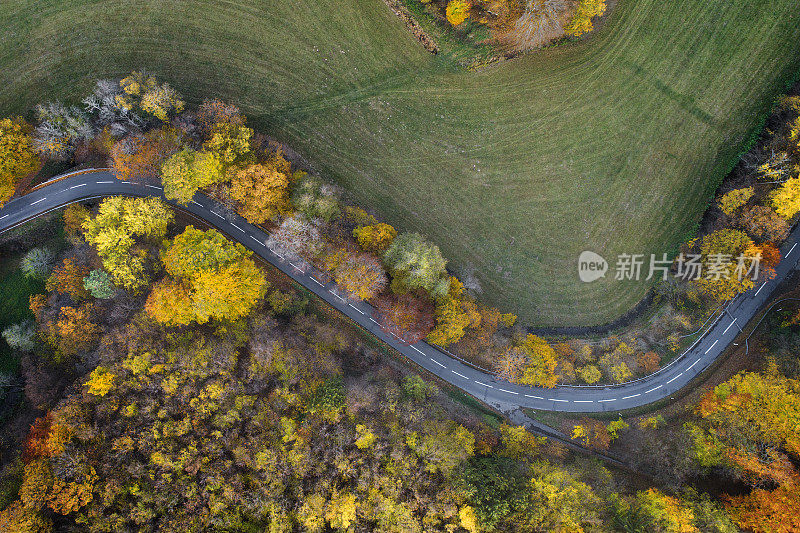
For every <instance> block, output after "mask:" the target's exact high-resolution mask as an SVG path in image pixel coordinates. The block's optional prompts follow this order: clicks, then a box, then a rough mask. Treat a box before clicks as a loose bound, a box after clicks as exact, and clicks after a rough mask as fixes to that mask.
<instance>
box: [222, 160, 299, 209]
mask: <svg viewBox="0 0 800 533" xmlns="http://www.w3.org/2000/svg"><path fill="white" fill-rule="evenodd" d="M288 187H289V177H288V176H287V175H286V174H284V173H283V172H280V171H279V170H278V169H277V168H276V167H275V166H274V165H269V164H264V163H258V164H254V165H249V166H246V167H244V168H242V169H239V170H237V171H236V172H235V173H234V174H233V178H232V180H231V191H230V194H231V198H233V199H234V200H236V201H237V202H239V206H238V209H237V211H238V212H239V214H241V215H242V216H243V217H244V218H246V219H247V220H248V221H249V222H251V223H253V224H260V223H261V222H265V221H267V220H269V219H272V218H275V217H277V216H278V215H283V214H286V213H288V212H289V211H290V210H291V203H290V202H289V188H288Z"/></svg>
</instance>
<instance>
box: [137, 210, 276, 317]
mask: <svg viewBox="0 0 800 533" xmlns="http://www.w3.org/2000/svg"><path fill="white" fill-rule="evenodd" d="M250 255H251V253H250V252H249V251H248V250H247V249H246V248H245V247H244V246H242V245H241V244H238V243H233V242H231V241H229V240H228V239H226V238H225V237H224V236H223V235H222V234H221V233H219V232H218V231H216V230H208V231H201V230H198V229H196V228H194V227H193V226H189V227H187V228H186V230H184V232H183V233H181V234H180V235H178V236H176V237H175V239H174V240H173V241H172V243H171V244H170V246H169V247H168V248H167V250H166V251H165V252H164V254H163V257H162V259H163V261H164V266H165V267H166V270H167V273H168V274H169V275H170V276H171V277H170V278H168V279H165V280H163V281H162V282H161V283H159V284H158V285H156V286H155V287H154V288H153V291H152V292H151V293H150V296H149V297H148V298H147V302H146V304H145V309H146V311H147V313H148V314H149V315H150V316H151V317H153V318H154V319H155V320H157V321H158V322H161V323H163V324H168V325H175V326H177V325H185V324H189V323H192V322H197V323H201V324H202V323H205V322H208V321H209V320H211V319H215V320H235V319H237V318H241V317H243V316H246V315H247V314H249V313H250V311H251V310H252V309H253V307H255V305H256V303H257V302H258V301H259V300H260V299H261V297H262V296H264V294H265V293H266V290H267V288H268V287H269V284H268V282H267V280H266V279H265V277H264V274H263V273H262V272H261V270H260V269H259V268H258V267H257V266H256V264H255V263H254V262H253V260H252V259H250Z"/></svg>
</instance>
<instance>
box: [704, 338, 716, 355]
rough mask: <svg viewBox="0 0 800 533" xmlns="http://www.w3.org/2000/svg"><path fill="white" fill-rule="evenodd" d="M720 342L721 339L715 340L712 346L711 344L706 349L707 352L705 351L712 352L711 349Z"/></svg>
mask: <svg viewBox="0 0 800 533" xmlns="http://www.w3.org/2000/svg"><path fill="white" fill-rule="evenodd" d="M718 342H719V339H717V340H715V341H714V342H713V343H712V344H711V346H709V347H708V350H706V352H705V353H708V352H710V351H711V348H713V347H714V346H716V345H717V343H718Z"/></svg>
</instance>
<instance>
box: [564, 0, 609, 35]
mask: <svg viewBox="0 0 800 533" xmlns="http://www.w3.org/2000/svg"><path fill="white" fill-rule="evenodd" d="M605 12H606V2H605V0H580V3H578V7H577V9H576V10H575V15H573V16H572V20H570V21H569V24H567V25H566V26H565V27H564V32H566V34H567V35H572V36H573V37H577V36H579V35H583V34H584V33H589V32H590V31H592V30H593V29H594V25H593V24H592V18H593V17H599V16H601V15H602V14H603V13H605Z"/></svg>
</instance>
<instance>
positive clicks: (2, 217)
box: [0, 215, 9, 220]
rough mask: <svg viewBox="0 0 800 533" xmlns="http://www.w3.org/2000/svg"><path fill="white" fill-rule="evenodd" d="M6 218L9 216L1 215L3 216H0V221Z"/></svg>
mask: <svg viewBox="0 0 800 533" xmlns="http://www.w3.org/2000/svg"><path fill="white" fill-rule="evenodd" d="M7 216H9V215H3V216H1V217H0V220H3V219H4V218H6V217H7Z"/></svg>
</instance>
